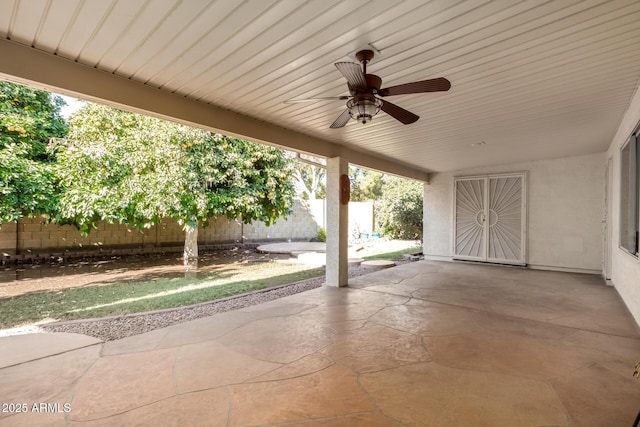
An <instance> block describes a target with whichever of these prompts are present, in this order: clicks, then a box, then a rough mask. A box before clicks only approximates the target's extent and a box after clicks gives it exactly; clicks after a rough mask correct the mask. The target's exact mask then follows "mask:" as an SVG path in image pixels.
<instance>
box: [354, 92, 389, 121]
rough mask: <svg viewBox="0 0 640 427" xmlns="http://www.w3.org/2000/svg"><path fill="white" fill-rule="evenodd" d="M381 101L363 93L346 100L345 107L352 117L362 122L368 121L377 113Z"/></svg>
mask: <svg viewBox="0 0 640 427" xmlns="http://www.w3.org/2000/svg"><path fill="white" fill-rule="evenodd" d="M382 103H383V101H382V100H381V99H378V98H376V97H375V96H373V95H371V94H368V93H363V94H361V95H356V96H354V97H353V98H351V99H350V100H348V101H347V108H348V109H349V115H350V116H351V118H352V119H354V120H355V121H357V122H360V123H362V124H365V123H368V122H370V121H371V120H372V119H373V116H375V115H376V114H378V112H379V111H380V108H381V107H382Z"/></svg>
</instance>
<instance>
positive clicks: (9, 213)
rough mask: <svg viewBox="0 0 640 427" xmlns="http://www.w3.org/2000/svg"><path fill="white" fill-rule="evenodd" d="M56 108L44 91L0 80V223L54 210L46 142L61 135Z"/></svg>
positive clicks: (55, 99) (59, 100)
mask: <svg viewBox="0 0 640 427" xmlns="http://www.w3.org/2000/svg"><path fill="white" fill-rule="evenodd" d="M62 105H64V101H63V100H62V98H60V97H58V96H52V95H51V94H49V93H48V92H45V91H42V90H35V89H31V88H28V87H25V86H20V85H17V84H13V83H8V82H3V81H0V224H1V223H3V222H9V221H16V220H18V219H20V218H22V217H23V216H30V215H34V214H51V213H52V212H54V211H55V209H56V207H57V198H58V197H57V196H58V192H57V180H56V177H55V173H54V169H53V165H52V162H54V161H55V158H54V156H53V154H52V153H51V152H50V151H48V150H47V144H48V142H49V139H50V138H54V137H63V136H64V135H65V134H66V132H67V125H66V123H65V121H64V119H63V118H62V117H61V116H60V107H61V106H62Z"/></svg>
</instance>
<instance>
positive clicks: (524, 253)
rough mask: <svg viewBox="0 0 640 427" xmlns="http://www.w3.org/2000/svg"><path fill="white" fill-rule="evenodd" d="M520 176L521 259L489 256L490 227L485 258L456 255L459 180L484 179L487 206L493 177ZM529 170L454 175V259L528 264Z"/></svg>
mask: <svg viewBox="0 0 640 427" xmlns="http://www.w3.org/2000/svg"><path fill="white" fill-rule="evenodd" d="M514 177H518V178H521V179H522V200H521V206H520V209H521V212H522V221H521V223H520V236H521V239H522V241H521V254H520V260H518V261H512V260H500V259H494V258H489V251H488V246H489V239H488V234H489V231H488V227H485V230H484V240H485V247H484V254H485V257H484V258H478V257H465V256H458V255H456V237H457V236H456V217H457V199H456V190H457V184H456V183H457V182H458V181H467V180H474V179H476V180H484V181H485V191H484V206H485V208H487V207H488V206H489V180H490V179H491V178H514ZM528 178H529V172H528V171H520V172H504V173H493V174H485V175H461V176H454V177H453V186H452V187H453V188H452V192H453V218H452V221H453V222H452V225H453V227H452V230H451V252H452V257H453V259H458V260H464V261H480V262H486V263H492V264H508V265H527V260H528V256H529V251H528V246H529V238H528V237H529V236H528V231H527V230H528V217H529V214H528V206H529V203H528V193H529V192H528V181H529V180H528Z"/></svg>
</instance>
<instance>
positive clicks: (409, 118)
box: [347, 101, 420, 125]
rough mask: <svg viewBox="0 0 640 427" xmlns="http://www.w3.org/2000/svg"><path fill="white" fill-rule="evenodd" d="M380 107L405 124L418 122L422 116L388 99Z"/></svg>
mask: <svg viewBox="0 0 640 427" xmlns="http://www.w3.org/2000/svg"><path fill="white" fill-rule="evenodd" d="M380 109H381V110H382V111H384V112H385V113H387V114H388V115H390V116H391V117H393V118H394V119H396V120H398V121H400V122H402V123H404V124H405V125H408V124H411V123H414V122H417V121H418V119H419V118H420V116H416V115H415V114H413V113H412V112H411V111H407V110H405V109H404V108H402V107H398V106H397V105H396V104H392V103H390V102H388V101H383V102H382V107H380ZM347 111H348V110H347Z"/></svg>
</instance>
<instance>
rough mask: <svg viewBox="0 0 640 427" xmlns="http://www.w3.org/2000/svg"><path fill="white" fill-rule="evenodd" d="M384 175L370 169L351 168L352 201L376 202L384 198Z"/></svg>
mask: <svg viewBox="0 0 640 427" xmlns="http://www.w3.org/2000/svg"><path fill="white" fill-rule="evenodd" d="M384 176H385V175H384V174H383V173H381V172H376V171H373V170H370V169H362V168H358V167H349V179H350V180H351V201H353V202H366V201H375V200H378V199H379V198H380V197H382V192H383V188H384Z"/></svg>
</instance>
